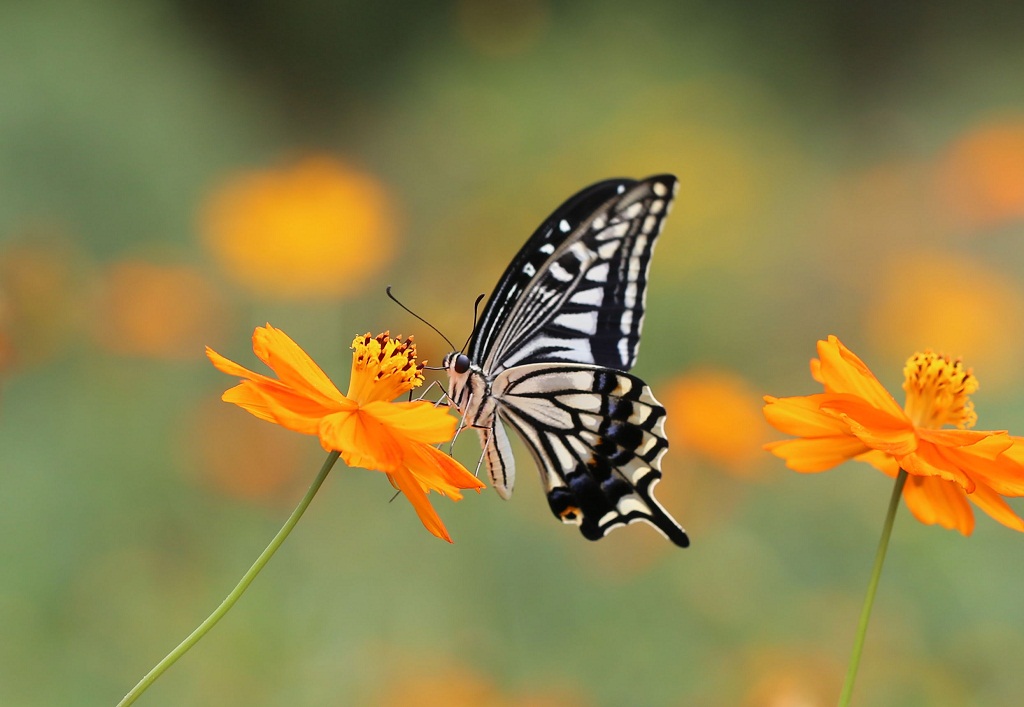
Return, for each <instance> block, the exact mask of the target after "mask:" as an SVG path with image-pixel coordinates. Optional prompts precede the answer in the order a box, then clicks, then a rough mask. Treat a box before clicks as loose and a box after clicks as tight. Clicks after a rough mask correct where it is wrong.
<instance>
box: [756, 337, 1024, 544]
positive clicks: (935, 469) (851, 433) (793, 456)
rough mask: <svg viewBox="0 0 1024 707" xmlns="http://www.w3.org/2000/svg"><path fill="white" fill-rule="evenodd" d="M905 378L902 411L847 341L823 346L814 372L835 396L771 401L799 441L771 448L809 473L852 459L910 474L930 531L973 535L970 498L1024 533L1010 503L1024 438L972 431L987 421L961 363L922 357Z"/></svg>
mask: <svg viewBox="0 0 1024 707" xmlns="http://www.w3.org/2000/svg"><path fill="white" fill-rule="evenodd" d="M903 372H904V376H905V380H904V383H903V390H904V391H906V403H905V404H904V406H903V407H900V406H899V404H898V403H897V402H896V400H895V399H894V398H893V397H892V395H890V394H889V392H888V391H887V390H886V389H885V388H883V387H882V384H881V383H879V382H878V379H877V378H875V376H874V374H873V373H872V372H871V371H870V370H869V369H868V367H867V366H866V365H865V364H864V362H863V361H861V360H860V359H859V358H858V357H857V356H856V355H855V354H854V353H853V352H852V351H850V350H849V349H848V348H846V347H845V346H843V344H842V343H841V342H840V341H839V339H837V338H836V337H835V336H829V338H828V340H827V341H819V342H818V358H817V359H813V360H812V361H811V373H812V375H813V376H814V378H815V380H817V381H818V382H819V383H821V384H822V385H823V386H824V389H825V392H824V393H820V394H817V395H806V396H796V397H790V398H776V397H773V396H770V395H769V396H765V402H766V403H767V405H765V407H764V414H765V417H766V418H767V419H768V422H770V423H771V424H772V425H774V426H775V427H776V428H778V429H779V430H780V431H782V432H785V433H786V434H791V435H795V436H797V437H798V439H791V440H782V441H778V442H771V443H769V444H768V445H766V446H765V448H766V449H767V450H769V451H771V452H772V454H774V455H776V456H778V457H781V458H782V459H785V460H786V465H787V466H788V467H789V468H791V469H793V470H795V471H801V472H818V471H826V470H827V469H831V468H832V467H834V466H836V465H837V464H840V463H841V462H844V461H846V460H848V459H858V460H860V461H865V462H868V463H870V464H872V465H873V466H875V467H876V468H877V469H879V470H880V471H882V472H884V473H886V474H888V475H889V476H892V477H895V476H896V475H897V473H898V472H899V470H900V469H903V470H904V471H906V472H907V474H908V475H909V476H908V480H907V484H906V486H905V487H904V490H903V498H904V500H905V501H906V503H907V507H908V508H909V509H910V511H911V513H913V514H914V516H915V517H916V518H917V519H918V520H919V521H921V522H922V523H927V524H939V525H941V526H943V527H945V528H953V529H956V530H959V531H960V532H961V533H963V534H964V535H970V533H971V531H972V530H973V529H974V515H973V513H972V512H971V509H970V505H969V504H968V503H967V499H968V498H969V499H970V500H971V501H973V502H974V504H975V505H976V506H978V507H979V508H980V509H981V510H983V511H985V512H986V513H988V514H989V515H990V516H992V517H993V518H994V519H996V520H997V521H999V522H1000V523H1002V524H1003V525H1005V526H1007V527H1009V528H1013V529H1014V530H1020V531H1024V520H1022V519H1021V518H1020V517H1019V516H1018V515H1017V514H1016V513H1014V511H1013V509H1011V508H1010V506H1009V504H1007V503H1006V501H1005V500H1004V499H1003V498H1002V496H1022V495H1024V438H1019V437H1011V436H1009V435H1008V434H1007V433H1006V432H982V431H976V430H970V429H968V428H970V427H973V426H974V423H975V422H976V421H977V415H976V414H975V412H974V404H973V403H972V402H971V401H970V398H969V396H970V395H971V394H972V393H974V392H975V391H976V390H977V388H978V383H977V379H976V378H975V377H974V375H973V374H972V372H971V371H970V370H969V369H965V368H964V367H963V364H962V363H961V362H960V361H959V360H955V361H954V360H952V359H950V358H949V357H943V356H939V355H937V354H934V353H931V352H925V353H916V354H914V355H913V356H911V357H910V359H908V361H907V364H906V367H905V368H904V371H903ZM944 425H954V426H955V427H956V428H957V429H943V426H944Z"/></svg>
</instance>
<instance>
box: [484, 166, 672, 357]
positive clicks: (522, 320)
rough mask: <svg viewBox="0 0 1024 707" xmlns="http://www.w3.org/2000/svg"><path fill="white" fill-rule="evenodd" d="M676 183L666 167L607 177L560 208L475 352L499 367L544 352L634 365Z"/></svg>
mask: <svg viewBox="0 0 1024 707" xmlns="http://www.w3.org/2000/svg"><path fill="white" fill-rule="evenodd" d="M676 184H677V182H676V180H675V178H674V177H671V176H668V175H665V176H659V177H652V178H650V179H647V180H644V181H642V182H636V181H633V180H625V179H623V180H609V181H607V182H602V183H600V184H598V185H595V186H593V187H591V188H589V189H587V190H584V191H583V192H581V193H580V194H579V195H577V196H576V197H574V198H573V199H570V200H569V201H568V202H566V204H565V205H563V207H562V208H560V209H558V210H557V211H555V213H554V214H552V215H551V216H550V217H549V218H548V219H547V221H545V222H544V224H543V225H542V226H541V227H540V228H539V229H538V230H537V231H536V232H535V233H534V234H533V236H532V237H531V238H530V240H529V241H527V243H526V245H525V246H524V247H523V249H522V250H521V251H520V253H519V255H518V256H516V258H515V260H513V262H512V264H511V265H510V266H509V268H508V269H507V270H506V271H505V274H504V275H503V277H502V279H501V280H500V281H499V284H498V287H497V288H496V290H495V294H494V296H493V298H492V300H491V302H490V303H489V307H488V309H489V311H488V312H485V316H484V318H483V319H482V320H481V332H480V336H479V341H478V342H477V341H474V343H475V344H476V345H475V346H471V347H470V358H472V359H473V360H474V361H477V362H480V363H481V365H482V367H483V369H484V370H486V371H487V372H488V373H490V374H491V375H494V374H496V373H497V372H499V371H500V370H501V369H503V368H507V367H510V366H515V365H521V364H527V363H538V362H542V361H571V362H579V363H593V364H596V365H599V366H608V367H611V368H616V369H621V370H628V369H629V368H632V366H633V364H634V363H635V362H636V352H637V348H638V346H639V343H640V330H641V327H642V325H643V315H644V304H645V295H646V287H647V274H648V270H649V268H650V260H651V251H652V249H653V247H654V243H655V239H656V237H657V235H658V232H659V231H660V230H661V226H662V222H663V221H664V218H665V215H666V214H667V213H668V211H669V209H670V207H671V201H672V197H673V195H674V193H675V189H676ZM491 307H493V310H491Z"/></svg>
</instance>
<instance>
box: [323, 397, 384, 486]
mask: <svg viewBox="0 0 1024 707" xmlns="http://www.w3.org/2000/svg"><path fill="white" fill-rule="evenodd" d="M318 434H319V435H320V444H321V446H323V448H324V449H326V450H338V451H341V452H345V453H346V454H345V463H346V464H349V465H350V466H361V467H364V468H367V469H377V470H379V471H386V472H388V473H393V472H394V470H395V469H396V468H398V466H399V465H401V463H402V443H401V442H400V441H399V440H398V439H396V438H395V436H394V435H393V434H392V432H391V430H390V429H388V428H387V426H385V425H382V424H381V423H380V422H379V421H378V420H377V419H376V418H374V417H373V416H372V415H367V414H365V413H364V412H363V411H362V410H359V409H354V410H351V411H346V412H339V413H334V414H332V415H327V416H325V417H324V418H323V419H321V420H320V422H319V429H318Z"/></svg>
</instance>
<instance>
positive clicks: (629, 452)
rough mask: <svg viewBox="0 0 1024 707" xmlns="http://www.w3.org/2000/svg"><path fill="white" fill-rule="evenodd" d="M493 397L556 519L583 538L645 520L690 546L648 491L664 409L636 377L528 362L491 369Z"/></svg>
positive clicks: (660, 447)
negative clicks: (537, 473) (532, 463)
mask: <svg viewBox="0 0 1024 707" xmlns="http://www.w3.org/2000/svg"><path fill="white" fill-rule="evenodd" d="M492 395H494V396H495V400H497V401H498V402H497V413H498V417H500V418H501V419H503V420H505V421H506V422H508V424H510V425H511V426H512V427H513V428H514V429H515V430H516V431H517V432H518V433H519V435H520V436H521V437H522V438H523V440H524V441H525V442H526V444H527V446H528V447H529V449H530V451H531V452H532V454H533V457H534V459H535V460H536V462H537V465H538V467H539V468H540V470H541V478H542V480H543V482H544V486H545V490H546V492H547V497H548V503H549V505H550V506H551V510H552V512H553V513H554V514H555V517H557V518H558V519H559V520H561V521H563V522H565V523H572V524H576V525H578V526H579V528H580V531H581V532H582V533H583V535H584V536H585V537H587V538H588V539H590V540H597V539H599V538H602V537H604V536H605V535H607V534H608V533H609V532H610V531H611V530H613V529H615V528H616V527H619V526H620V525H626V524H629V523H632V522H635V521H645V522H648V523H650V524H651V525H653V526H654V527H655V528H657V529H658V530H659V531H661V533H662V534H664V535H665V536H666V537H668V538H669V539H670V540H672V541H673V542H674V543H676V544H678V545H681V546H683V547H685V546H686V545H688V544H689V540H688V538H687V537H686V534H685V533H684V532H683V531H682V529H681V528H680V527H679V525H678V524H677V523H676V522H675V521H674V520H672V518H671V517H670V516H669V515H668V514H667V512H666V511H665V509H664V508H663V507H662V506H661V504H660V503H658V501H657V500H656V499H655V498H654V496H653V493H652V491H653V488H654V485H655V484H656V483H657V482H658V480H659V479H660V478H661V459H662V457H663V456H664V454H665V451H666V450H667V449H668V441H667V440H666V439H665V430H664V424H665V409H664V408H663V407H662V406H661V404H660V403H658V401H657V400H656V399H655V398H654V395H652V394H651V390H650V388H648V387H647V385H646V384H645V383H644V382H643V381H642V380H640V379H639V378H637V377H636V376H632V375H630V374H628V373H624V372H621V371H614V370H611V369H608V368H603V367H599V366H588V365H577V364H551V363H545V364H528V365H523V366H516V367H514V368H511V369H508V370H506V371H504V372H503V373H501V374H500V375H498V376H497V377H496V378H495V380H494V382H493V385H492Z"/></svg>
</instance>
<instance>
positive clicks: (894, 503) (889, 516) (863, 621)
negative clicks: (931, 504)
mask: <svg viewBox="0 0 1024 707" xmlns="http://www.w3.org/2000/svg"><path fill="white" fill-rule="evenodd" d="M906 482H907V472H905V471H903V469H900V471H899V474H897V475H896V484H895V486H893V489H892V497H891V498H890V499H889V511H888V512H887V513H886V515H885V525H883V526H882V537H881V539H880V540H879V541H878V551H877V552H876V553H875V566H874V568H873V569H872V570H871V581H870V582H869V583H868V593H867V595H866V596H865V597H864V607H863V608H862V609H861V612H860V624H859V625H858V626H857V638H856V640H855V641H854V644H853V653H852V654H851V655H850V664H849V666H848V667H847V669H846V682H845V683H844V684H843V692H842V694H841V695H840V696H839V706H840V707H846V706H847V705H849V704H850V698H851V697H852V696H853V683H854V681H855V680H856V679H857V668H858V667H859V666H860V654H861V653H862V652H863V651H864V637H865V636H866V635H867V632H868V619H870V618H871V607H872V605H873V604H874V603H875V592H876V591H878V580H879V579H880V578H881V577H882V563H884V562H885V551H886V550H887V549H888V548H889V536H890V535H892V526H893V521H895V520H896V511H897V510H898V509H899V507H900V496H901V495H902V494H903V485H904V484H906Z"/></svg>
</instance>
